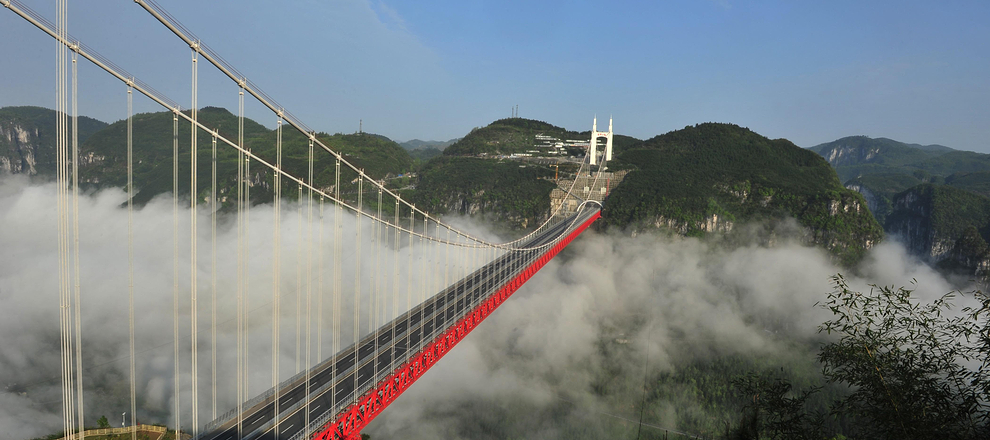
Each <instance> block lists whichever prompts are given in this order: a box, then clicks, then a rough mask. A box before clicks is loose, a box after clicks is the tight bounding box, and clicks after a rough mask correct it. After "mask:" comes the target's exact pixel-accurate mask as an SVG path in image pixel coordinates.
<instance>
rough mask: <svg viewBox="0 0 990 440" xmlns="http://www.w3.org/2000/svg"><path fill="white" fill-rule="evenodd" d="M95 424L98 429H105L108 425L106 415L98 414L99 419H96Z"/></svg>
mask: <svg viewBox="0 0 990 440" xmlns="http://www.w3.org/2000/svg"><path fill="white" fill-rule="evenodd" d="M96 425H97V426H98V427H99V428H100V429H106V428H109V427H110V421H109V420H107V416H100V419H99V420H97V421H96Z"/></svg>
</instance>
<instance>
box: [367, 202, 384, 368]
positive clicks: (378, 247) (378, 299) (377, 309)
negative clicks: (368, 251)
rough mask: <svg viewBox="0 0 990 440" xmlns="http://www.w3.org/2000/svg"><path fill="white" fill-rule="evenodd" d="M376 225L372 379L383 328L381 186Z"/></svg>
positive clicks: (376, 365) (376, 364)
mask: <svg viewBox="0 0 990 440" xmlns="http://www.w3.org/2000/svg"><path fill="white" fill-rule="evenodd" d="M374 226H375V236H374V237H375V265H374V267H372V272H371V273H372V275H371V277H372V278H373V279H374V280H375V293H374V295H375V304H374V312H373V313H374V315H373V316H374V320H371V321H369V322H368V323H369V324H371V325H372V326H374V328H375V351H374V354H373V355H372V358H371V363H372V367H371V371H373V372H374V376H372V378H373V379H372V380H377V379H378V351H379V349H380V347H379V346H378V337H379V331H378V329H379V328H381V307H382V295H381V289H380V288H381V279H380V277H379V276H378V271H379V267H378V266H380V261H379V258H378V257H379V256H381V253H382V243H381V242H382V239H381V238H382V237H381V232H382V190H381V188H379V189H378V215H377V216H375V222H374Z"/></svg>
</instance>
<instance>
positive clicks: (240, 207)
mask: <svg viewBox="0 0 990 440" xmlns="http://www.w3.org/2000/svg"><path fill="white" fill-rule="evenodd" d="M237 146H239V147H241V148H242V149H243V148H244V89H243V88H241V89H240V90H239V91H238V95H237ZM244 242H245V237H244V152H243V151H242V150H237V437H236V440H241V436H242V433H241V430H242V429H243V424H244V314H245V313H246V310H245V308H244V277H245V276H246V275H247V271H245V270H244V269H245V268H244V265H245V264H246V261H245V258H244V247H245V243H244Z"/></svg>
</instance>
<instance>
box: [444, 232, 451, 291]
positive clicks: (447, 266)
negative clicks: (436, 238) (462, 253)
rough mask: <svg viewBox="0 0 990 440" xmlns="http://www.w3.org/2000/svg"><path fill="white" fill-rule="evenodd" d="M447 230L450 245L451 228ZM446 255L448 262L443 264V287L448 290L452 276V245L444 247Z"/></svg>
mask: <svg viewBox="0 0 990 440" xmlns="http://www.w3.org/2000/svg"><path fill="white" fill-rule="evenodd" d="M446 229H447V243H450V228H446ZM444 248H445V249H444V253H446V254H447V255H446V257H445V258H446V261H445V262H444V264H443V287H444V288H446V287H447V286H449V285H450V280H449V278H448V276H449V274H450V245H449V244H446V245H444Z"/></svg>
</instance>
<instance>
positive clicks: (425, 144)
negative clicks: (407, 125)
mask: <svg viewBox="0 0 990 440" xmlns="http://www.w3.org/2000/svg"><path fill="white" fill-rule="evenodd" d="M459 140H461V138H454V139H451V140H449V141H423V140H419V139H413V140H410V141H405V142H399V146H401V147H402V148H405V149H406V150H410V151H412V150H421V149H427V148H435V149H437V150H440V151H443V150H444V149H446V148H447V147H449V146H451V145H452V144H453V143H454V142H457V141H459Z"/></svg>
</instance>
